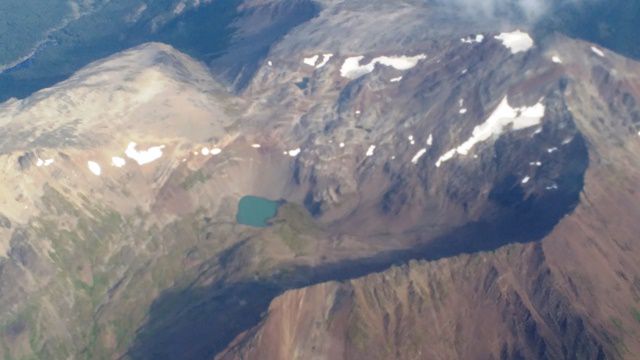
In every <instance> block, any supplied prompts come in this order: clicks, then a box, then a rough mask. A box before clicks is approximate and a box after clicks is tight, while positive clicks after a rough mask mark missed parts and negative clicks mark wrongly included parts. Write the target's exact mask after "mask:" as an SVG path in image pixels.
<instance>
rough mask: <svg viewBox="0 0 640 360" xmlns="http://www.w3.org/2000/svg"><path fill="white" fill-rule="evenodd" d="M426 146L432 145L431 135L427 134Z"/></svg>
mask: <svg viewBox="0 0 640 360" xmlns="http://www.w3.org/2000/svg"><path fill="white" fill-rule="evenodd" d="M427 145H429V146H431V145H433V134H429V137H428V138H427Z"/></svg>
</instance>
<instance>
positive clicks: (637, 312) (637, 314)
mask: <svg viewBox="0 0 640 360" xmlns="http://www.w3.org/2000/svg"><path fill="white" fill-rule="evenodd" d="M631 313H632V314H633V318H634V319H636V321H637V322H639V323H640V309H631Z"/></svg>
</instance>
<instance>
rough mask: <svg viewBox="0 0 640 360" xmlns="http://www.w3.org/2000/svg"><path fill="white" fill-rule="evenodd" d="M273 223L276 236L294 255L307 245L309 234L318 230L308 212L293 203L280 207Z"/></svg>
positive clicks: (300, 252)
mask: <svg viewBox="0 0 640 360" xmlns="http://www.w3.org/2000/svg"><path fill="white" fill-rule="evenodd" d="M273 224H274V226H275V234H276V236H278V237H279V238H280V239H281V240H282V242H284V244H285V245H287V247H288V248H289V249H290V250H291V251H293V252H294V253H295V254H296V255H300V254H303V253H304V252H305V250H306V249H307V247H308V246H309V241H310V240H309V236H310V235H313V234H314V233H318V232H319V231H320V228H319V227H318V225H317V224H316V222H315V221H314V220H313V218H312V217H311V215H310V214H309V212H308V211H307V210H306V209H305V208H304V207H302V206H301V205H298V204H293V203H285V204H284V205H282V206H281V207H280V209H279V211H278V216H277V218H276V219H275V220H274V221H273Z"/></svg>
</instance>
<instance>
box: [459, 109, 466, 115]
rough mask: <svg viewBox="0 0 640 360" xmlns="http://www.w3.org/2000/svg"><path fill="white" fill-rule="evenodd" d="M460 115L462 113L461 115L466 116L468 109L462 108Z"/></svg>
mask: <svg viewBox="0 0 640 360" xmlns="http://www.w3.org/2000/svg"><path fill="white" fill-rule="evenodd" d="M459 113H460V115H464V114H466V113H467V109H466V108H462V109H460V111H459Z"/></svg>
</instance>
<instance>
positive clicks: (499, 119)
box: [436, 96, 545, 167]
mask: <svg viewBox="0 0 640 360" xmlns="http://www.w3.org/2000/svg"><path fill="white" fill-rule="evenodd" d="M544 113H545V107H544V105H543V104H542V103H541V102H538V103H537V104H535V105H533V106H531V107H527V106H524V107H520V108H512V107H511V106H510V105H509V100H508V99H507V96H505V97H504V98H503V99H502V101H501V102H500V105H498V107H497V108H496V109H495V110H494V111H493V113H492V114H491V115H490V116H489V118H488V119H487V120H486V121H485V122H484V123H482V124H480V125H478V126H476V127H475V128H474V129H473V133H472V135H471V137H470V138H469V139H467V141H465V142H463V143H462V144H460V145H459V146H458V147H456V148H454V149H451V150H449V151H448V152H446V153H445V154H444V155H442V156H441V157H440V158H439V159H438V161H437V162H436V167H440V165H441V164H442V163H443V162H446V161H448V160H450V159H451V158H453V156H455V155H456V154H459V155H467V154H468V153H469V151H470V150H471V149H472V148H473V147H474V146H475V145H476V144H478V143H480V142H483V141H486V140H488V139H489V138H491V137H492V136H500V135H501V134H502V133H503V132H504V131H505V129H507V128H508V127H509V126H511V128H512V130H521V129H526V128H528V127H531V126H536V125H538V124H540V120H541V119H542V117H543V116H544Z"/></svg>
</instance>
